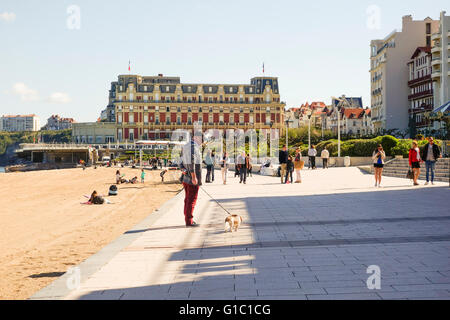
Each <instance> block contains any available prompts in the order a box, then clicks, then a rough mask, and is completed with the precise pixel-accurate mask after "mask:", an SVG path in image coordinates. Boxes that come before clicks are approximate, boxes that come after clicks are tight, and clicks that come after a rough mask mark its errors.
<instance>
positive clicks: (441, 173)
mask: <svg viewBox="0 0 450 320" xmlns="http://www.w3.org/2000/svg"><path fill="white" fill-rule="evenodd" d="M408 167H409V162H408V159H394V160H392V161H390V162H388V163H386V164H385V166H384V170H383V176H387V177H396V178H406V173H407V172H408ZM449 179H450V158H443V159H439V160H438V161H437V162H436V170H435V172H434V181H442V182H449V181H450V180H449ZM419 180H426V167H425V163H422V164H421V165H420V176H419Z"/></svg>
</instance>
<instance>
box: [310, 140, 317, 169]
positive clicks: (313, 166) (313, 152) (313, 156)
mask: <svg viewBox="0 0 450 320" xmlns="http://www.w3.org/2000/svg"><path fill="white" fill-rule="evenodd" d="M316 156H317V150H316V146H315V145H311V148H309V150H308V157H309V166H308V168H309V169H312V170H314V169H316Z"/></svg>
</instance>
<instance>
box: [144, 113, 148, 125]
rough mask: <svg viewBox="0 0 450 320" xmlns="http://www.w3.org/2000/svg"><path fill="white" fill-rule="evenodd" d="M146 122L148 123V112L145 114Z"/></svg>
mask: <svg viewBox="0 0 450 320" xmlns="http://www.w3.org/2000/svg"><path fill="white" fill-rule="evenodd" d="M144 123H148V114H145V115H144Z"/></svg>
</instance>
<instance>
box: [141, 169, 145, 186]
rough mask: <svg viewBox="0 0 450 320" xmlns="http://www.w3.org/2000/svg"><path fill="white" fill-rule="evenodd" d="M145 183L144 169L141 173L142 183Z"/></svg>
mask: <svg viewBox="0 0 450 320" xmlns="http://www.w3.org/2000/svg"><path fill="white" fill-rule="evenodd" d="M144 181H145V171H144V169H142V171H141V183H144Z"/></svg>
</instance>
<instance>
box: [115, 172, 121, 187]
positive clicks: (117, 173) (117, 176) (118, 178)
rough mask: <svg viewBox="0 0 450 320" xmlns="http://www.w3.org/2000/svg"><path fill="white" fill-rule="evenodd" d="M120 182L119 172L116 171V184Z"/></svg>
mask: <svg viewBox="0 0 450 320" xmlns="http://www.w3.org/2000/svg"><path fill="white" fill-rule="evenodd" d="M121 180H122V176H121V175H120V171H119V170H117V171H116V184H120V182H121Z"/></svg>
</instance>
